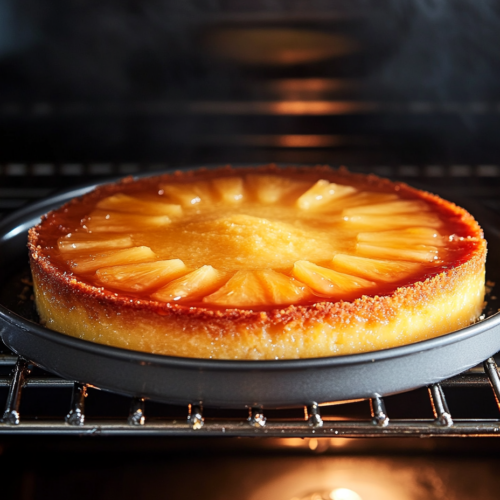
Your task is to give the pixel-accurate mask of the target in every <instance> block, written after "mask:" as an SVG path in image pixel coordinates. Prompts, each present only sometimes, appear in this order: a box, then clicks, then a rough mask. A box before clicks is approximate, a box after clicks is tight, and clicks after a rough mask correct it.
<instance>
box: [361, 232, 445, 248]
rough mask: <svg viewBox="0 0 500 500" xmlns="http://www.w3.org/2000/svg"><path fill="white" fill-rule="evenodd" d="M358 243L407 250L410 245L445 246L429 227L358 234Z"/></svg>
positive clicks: (436, 233) (439, 236) (441, 238)
mask: <svg viewBox="0 0 500 500" xmlns="http://www.w3.org/2000/svg"><path fill="white" fill-rule="evenodd" d="M358 241H360V242H363V243H369V244H372V245H377V246H382V245H384V246H389V247H395V248H408V246H411V245H431V246H437V247H441V246H445V245H446V242H445V241H444V238H443V237H442V236H441V235H440V234H439V232H438V231H436V230H435V229H432V228H430V227H409V228H406V229H397V230H394V231H377V232H373V233H372V232H370V233H359V234H358Z"/></svg>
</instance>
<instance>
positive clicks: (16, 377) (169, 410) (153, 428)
mask: <svg viewBox="0 0 500 500" xmlns="http://www.w3.org/2000/svg"><path fill="white" fill-rule="evenodd" d="M166 169H168V165H166V164H162V165H159V164H151V165H140V164H108V163H106V164H100V163H93V164H60V165H59V164H3V165H0V181H1V182H0V218H1V217H2V216H5V215H7V214H8V213H9V212H11V211H13V210H15V209H17V208H19V207H21V206H22V205H24V204H25V203H27V202H29V201H35V200H36V199H39V198H42V197H45V196H47V195H49V193H51V192H52V191H54V190H55V189H61V188H63V187H69V186H68V185H71V184H74V183H75V181H77V182H82V180H84V179H85V180H86V181H88V182H91V181H92V180H95V181H99V180H100V179H103V178H104V176H113V175H114V176H116V175H128V174H133V173H136V172H157V171H160V170H166ZM353 170H356V171H360V172H373V173H376V174H378V175H383V176H390V177H395V178H399V179H402V180H406V179H408V180H410V181H411V182H423V183H426V185H427V186H429V185H432V186H437V187H439V188H440V189H441V190H443V189H444V188H445V189H446V192H447V193H452V194H455V195H457V196H460V195H467V196H469V197H471V196H472V197H476V198H478V199H480V201H481V203H483V204H485V205H488V206H489V207H490V208H493V209H496V210H499V211H500V205H499V204H498V191H499V187H500V184H499V179H500V166H498V165H424V166H420V165H392V166H391V165H387V166H375V167H374V166H371V167H363V166H358V167H357V168H353ZM2 353H3V354H2ZM400 376H403V377H404V373H403V374H400ZM21 396H22V398H21ZM3 400H4V401H5V411H4V413H3V418H2V419H1V420H0V434H77V435H82V434H84V435H89V434H102V435H167V436H185V435H200V436H203V435H205V436H269V437H287V436H288V437H322V436H324V437H375V436H378V437H384V436H385V437H388V436H398V437H415V436H429V437H430V436H469V437H470V436H474V437H477V436H497V435H500V377H499V373H498V368H497V364H496V362H495V360H494V359H493V358H490V359H489V360H487V361H486V362H485V363H484V365H483V366H479V367H476V368H474V369H472V370H469V371H467V372H465V373H463V374H462V375H459V376H456V377H453V378H451V379H448V380H446V381H444V382H442V383H441V384H435V385H432V386H430V387H427V388H426V389H421V390H416V391H411V392H409V393H405V394H401V395H395V396H390V397H386V398H379V397H377V398H374V399H372V400H369V401H368V400H363V401H354V402H352V401H351V402H345V403H343V404H338V403H336V404H322V405H316V404H313V405H311V406H310V407H300V408H293V409H283V410H269V409H266V408H248V409H247V410H214V409H211V408H206V409H204V408H202V407H201V406H200V405H194V404H193V405H190V406H189V407H179V406H174V405H167V404H161V403H156V402H152V401H147V400H144V399H137V398H135V399H133V398H129V397H124V396H118V395H116V394H111V393H106V392H104V391H99V390H98V389H97V388H95V387H87V386H85V385H82V384H79V383H78V382H75V381H70V380H64V379H62V378H58V377H55V376H53V375H51V374H48V373H46V372H44V371H43V370H41V369H40V368H38V367H36V366H35V365H34V364H33V363H31V362H30V361H29V360H24V359H22V358H18V357H17V356H15V355H13V354H11V353H8V352H7V350H6V349H5V348H4V349H3V350H2V345H1V344H0V404H2V401H3Z"/></svg>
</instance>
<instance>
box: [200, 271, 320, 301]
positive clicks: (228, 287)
mask: <svg viewBox="0 0 500 500" xmlns="http://www.w3.org/2000/svg"><path fill="white" fill-rule="evenodd" d="M311 298H312V294H311V293H310V291H309V290H308V289H307V288H306V287H305V286H304V285H303V284H302V283H300V282H297V281H296V280H294V279H293V278H290V277H289V276H285V275H284V274H282V273H278V272H276V271H273V270H271V269H264V270H260V271H238V272H237V273H236V274H235V275H234V276H233V277H232V278H231V279H230V280H229V281H228V282H227V283H226V284H225V285H224V286H223V287H222V288H220V289H219V290H217V291H216V292H215V293H213V294H212V295H209V296H208V297H205V298H204V299H203V302H206V303H208V304H213V305H217V306H225V307H240V306H242V307H251V306H262V305H285V304H296V303H297V302H301V301H304V300H307V299H311Z"/></svg>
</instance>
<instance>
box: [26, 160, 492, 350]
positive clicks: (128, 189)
mask: <svg viewBox="0 0 500 500" xmlns="http://www.w3.org/2000/svg"><path fill="white" fill-rule="evenodd" d="M256 171H258V172H261V173H266V174H277V175H280V176H283V175H289V176H290V175H291V176H294V177H298V178H300V179H320V178H321V179H327V180H328V181H331V182H337V183H339V184H344V185H354V186H356V187H357V188H360V189H367V190H371V191H379V192H389V193H391V192H392V193H394V192H397V193H398V195H399V196H402V197H403V198H408V199H419V200H424V201H425V202H427V203H429V204H430V205H431V206H432V207H434V208H435V210H436V211H437V212H439V213H440V214H444V215H443V216H446V217H447V218H448V220H450V221H451V223H453V224H455V225H456V226H459V227H460V228H461V230H462V233H463V234H466V236H463V237H462V242H461V246H462V249H464V248H465V249H466V251H463V252H462V253H461V255H460V257H459V258H458V259H457V260H455V262H453V265H451V266H442V267H441V268H436V271H435V272H434V273H433V275H430V276H428V277H427V278H426V279H424V280H422V281H417V282H414V283H409V284H405V285H404V286H398V287H397V288H396V289H395V290H393V291H392V292H391V293H388V294H384V295H380V296H379V295H373V296H370V295H362V296H361V297H359V298H356V299H355V300H350V301H343V300H319V299H318V300H317V301H316V302H314V303H308V304H291V305H284V306H273V307H265V308H259V307H257V308H255V307H254V308H243V307H242V308H239V307H214V306H204V305H203V304H198V303H197V304H196V305H192V304H191V305H189V304H187V305H184V304H178V303H172V302H162V301H158V300H152V299H151V298H137V297H131V296H130V295H127V294H121V293H116V291H113V290H109V289H107V288H105V287H98V286H95V285H92V284H89V283H87V282H85V280H82V279H80V278H79V277H78V276H75V275H74V274H73V273H70V272H67V270H64V269H62V268H61V266H59V265H58V263H57V262H54V261H53V259H52V258H51V257H50V255H49V253H48V252H47V245H50V241H51V240H50V238H52V239H53V236H52V235H53V234H55V233H57V234H63V233H64V231H65V230H67V228H65V227H64V223H63V224H61V222H64V218H63V219H62V220H61V214H66V213H68V211H70V212H76V213H79V211H81V215H84V211H85V207H86V206H88V205H89V204H90V205H91V204H92V203H96V202H97V201H98V200H101V199H103V198H104V197H106V196H110V195H113V194H114V193H121V192H125V193H127V194H133V193H134V192H136V191H137V190H140V189H143V188H144V187H145V186H147V185H149V184H151V185H153V184H154V185H156V184H158V183H165V182H174V183H175V182H179V181H182V182H187V181H189V180H199V179H203V180H206V179H214V178H219V177H221V176H233V175H234V176H241V175H245V174H248V173H255V172H256ZM464 231H465V233H464ZM52 244H53V242H52ZM28 247H29V253H30V263H31V269H32V273H33V280H34V286H35V296H36V304H37V309H38V312H39V315H40V317H41V320H42V322H43V323H44V324H45V325H46V326H47V327H48V328H51V329H53V330H56V331H59V332H62V333H66V334H68V335H72V336H75V337H79V338H83V339H86V340H90V341H93V342H98V343H103V344H107V345H114V346H117V347H123V348H127V349H133V350H139V351H147V352H153V353H158V354H165V355H172V356H184V357H193V358H217V359H294V358H310V357H322V356H330V355H339V354H353V353H358V352H366V351H372V350H377V349H383V348H389V347H395V346H398V345H403V344H407V343H411V342H416V341H420V340H425V339H428V338H432V337H435V336H438V335H442V334H445V333H449V332H451V331H454V330H456V329H459V328H463V327H466V326H468V325H469V324H471V323H472V322H474V321H475V320H476V319H477V317H478V316H479V315H480V314H481V310H482V306H483V298H484V265H485V259H486V242H485V240H484V238H483V237H482V231H481V229H480V227H479V225H478V224H477V222H476V221H475V220H474V219H473V217H472V216H471V215H470V214H469V213H468V212H466V211H465V210H464V209H462V208H460V207H458V206H456V205H454V204H453V203H450V202H447V201H444V200H442V199H441V198H439V197H437V196H435V195H432V194H430V193H426V192H423V191H418V190H415V189H413V188H411V187H409V186H407V185H406V184H403V183H392V182H391V181H388V180H386V179H381V178H379V177H376V176H373V175H369V176H364V175H361V174H352V173H350V172H348V171H347V170H345V169H339V170H332V169H330V168H328V167H323V166H321V167H315V168H300V167H289V168H287V169H281V168H280V169H278V168H277V167H275V166H272V165H271V166H264V167H261V168H260V169H255V168H248V169H232V168H230V167H224V168H221V169H216V170H197V171H188V172H175V173H172V174H165V175H162V176H158V177H152V178H145V179H141V180H139V181H134V180H133V179H132V178H126V179H124V180H123V181H121V182H118V183H116V184H109V185H104V186H100V187H98V188H97V189H96V190H95V191H93V192H91V193H89V194H87V195H85V196H84V197H83V198H78V199H75V200H72V201H71V202H69V203H68V204H66V205H65V206H63V207H62V208H60V209H58V210H56V211H54V212H51V213H49V214H47V216H45V217H44V218H43V220H42V222H41V223H40V224H39V225H38V226H36V227H34V228H32V229H31V230H30V232H29V242H28Z"/></svg>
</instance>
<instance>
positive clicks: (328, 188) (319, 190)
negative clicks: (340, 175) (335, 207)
mask: <svg viewBox="0 0 500 500" xmlns="http://www.w3.org/2000/svg"><path fill="white" fill-rule="evenodd" d="M356 191H357V190H356V188H354V187H352V186H342V185H341V184H335V183H333V182H328V181H325V180H323V179H322V180H319V181H318V182H316V184H314V186H312V187H311V188H310V189H309V190H308V191H306V192H305V193H304V194H303V195H302V196H300V197H299V199H298V200H297V206H298V207H299V208H300V209H302V210H315V209H319V208H323V207H324V206H325V205H329V204H330V203H331V202H332V201H334V200H335V201H336V200H339V199H341V198H343V197H345V196H347V195H351V194H354V193H356Z"/></svg>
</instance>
